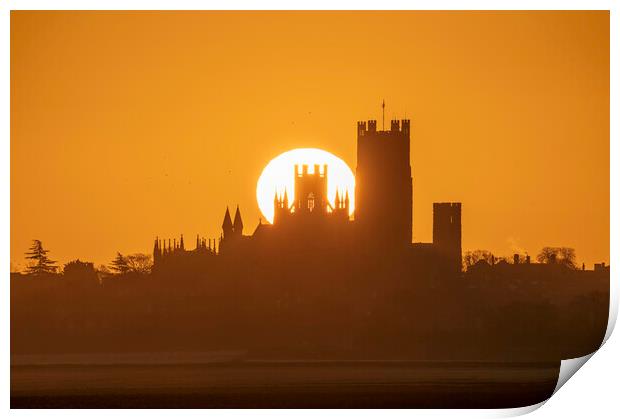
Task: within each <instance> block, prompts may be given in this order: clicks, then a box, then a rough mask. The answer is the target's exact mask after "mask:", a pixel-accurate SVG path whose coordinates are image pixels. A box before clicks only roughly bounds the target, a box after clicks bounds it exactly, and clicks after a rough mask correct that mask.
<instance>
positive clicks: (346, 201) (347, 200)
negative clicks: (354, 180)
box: [344, 189, 349, 214]
mask: <svg viewBox="0 0 620 419" xmlns="http://www.w3.org/2000/svg"><path fill="white" fill-rule="evenodd" d="M344 207H345V208H346V210H347V214H348V213H349V190H348V189H347V193H346V195H345V197H344Z"/></svg>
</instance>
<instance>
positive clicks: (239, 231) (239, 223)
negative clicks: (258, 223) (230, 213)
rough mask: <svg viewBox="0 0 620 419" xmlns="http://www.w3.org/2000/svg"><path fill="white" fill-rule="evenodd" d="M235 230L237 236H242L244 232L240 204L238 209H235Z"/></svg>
mask: <svg viewBox="0 0 620 419" xmlns="http://www.w3.org/2000/svg"><path fill="white" fill-rule="evenodd" d="M233 230H234V232H235V235H237V236H241V234H242V233H243V220H241V211H239V205H237V211H235V221H234V222H233Z"/></svg>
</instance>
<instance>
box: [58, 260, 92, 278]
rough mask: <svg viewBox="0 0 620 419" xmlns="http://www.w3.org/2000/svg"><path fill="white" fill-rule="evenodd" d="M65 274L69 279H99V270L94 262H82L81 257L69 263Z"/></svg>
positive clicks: (64, 271)
mask: <svg viewBox="0 0 620 419" xmlns="http://www.w3.org/2000/svg"><path fill="white" fill-rule="evenodd" d="M63 275H64V276H65V278H68V279H97V272H95V268H94V266H93V263H92V262H82V261H81V260H79V259H76V260H72V261H71V262H69V263H67V264H66V265H65V267H64V269H63Z"/></svg>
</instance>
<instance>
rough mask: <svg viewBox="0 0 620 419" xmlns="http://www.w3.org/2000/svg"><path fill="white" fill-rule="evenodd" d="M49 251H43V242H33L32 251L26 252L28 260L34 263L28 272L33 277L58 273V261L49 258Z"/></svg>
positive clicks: (28, 268)
mask: <svg viewBox="0 0 620 419" xmlns="http://www.w3.org/2000/svg"><path fill="white" fill-rule="evenodd" d="M48 253H49V250H45V249H43V243H41V240H33V241H32V246H31V247H30V251H29V252H26V259H30V260H33V261H34V263H33V264H30V265H29V266H28V267H27V268H26V270H27V272H28V273H29V274H31V275H43V274H52V273H55V272H56V269H57V268H58V267H57V266H56V265H55V263H56V261H54V260H51V259H50V258H48V257H47V254H48Z"/></svg>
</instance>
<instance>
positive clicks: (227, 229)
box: [222, 207, 233, 237]
mask: <svg viewBox="0 0 620 419" xmlns="http://www.w3.org/2000/svg"><path fill="white" fill-rule="evenodd" d="M222 231H223V232H224V237H226V236H228V237H230V235H231V234H232V232H233V223H232V221H231V219H230V211H228V207H226V213H225V214H224V222H223V223H222Z"/></svg>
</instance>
